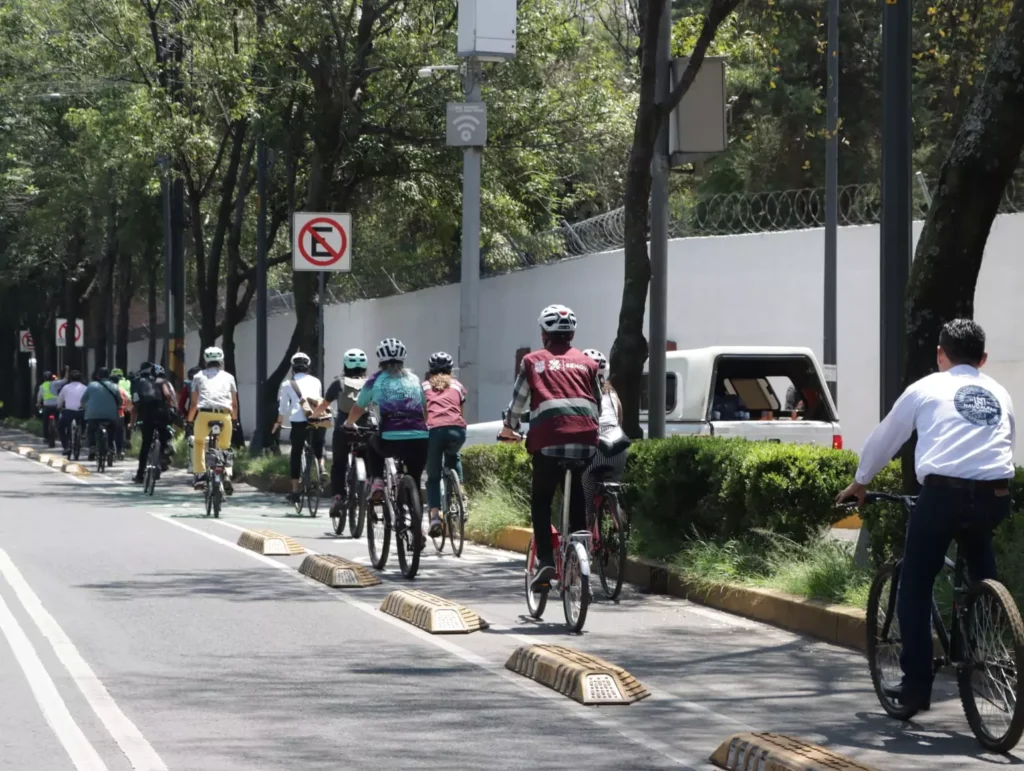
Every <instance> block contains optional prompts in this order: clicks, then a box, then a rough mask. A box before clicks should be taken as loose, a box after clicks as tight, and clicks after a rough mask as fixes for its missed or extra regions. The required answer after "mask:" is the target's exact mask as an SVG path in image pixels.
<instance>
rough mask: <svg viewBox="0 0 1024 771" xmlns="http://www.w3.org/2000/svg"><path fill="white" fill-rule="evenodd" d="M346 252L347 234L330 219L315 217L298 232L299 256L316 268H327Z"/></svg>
mask: <svg viewBox="0 0 1024 771" xmlns="http://www.w3.org/2000/svg"><path fill="white" fill-rule="evenodd" d="M347 251H348V234H347V233H345V228H343V227H342V225H341V223H340V222H337V221H335V220H333V219H331V218H330V217H317V218H316V219H312V220H310V221H309V222H307V223H306V224H305V225H303V226H302V230H300V231H299V254H300V255H302V259H304V260H305V261H306V262H308V263H309V264H310V265H313V266H315V267H317V268H329V267H330V266H331V265H334V264H335V263H337V262H339V261H340V260H341V258H342V257H344V256H345V252H347Z"/></svg>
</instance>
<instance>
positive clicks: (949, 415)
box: [856, 364, 1016, 485]
mask: <svg viewBox="0 0 1024 771" xmlns="http://www.w3.org/2000/svg"><path fill="white" fill-rule="evenodd" d="M915 430H916V431H917V451H916V453H915V458H914V467H915V470H916V472H917V479H918V481H919V482H922V483H923V482H924V479H925V477H927V476H928V475H930V474H935V475H939V476H947V477H956V478H958V479H976V480H993V479H1012V478H1013V471H1014V469H1013V451H1014V445H1015V442H1016V421H1015V419H1014V415H1013V401H1012V400H1011V399H1010V394H1009V393H1007V391H1006V389H1005V388H1003V387H1002V386H1001V385H999V383H997V382H996V381H995V380H993V379H992V378H990V377H989V376H988V375H984V374H982V373H981V372H979V371H978V370H977V369H976V368H975V367H971V366H969V365H966V364H960V365H957V366H955V367H953V368H952V369H950V370H948V371H946V372H936V373H935V374H934V375H929V376H928V377H926V378H922V379H921V380H918V381H917V382H916V383H914V384H913V385H912V386H910V387H909V388H908V389H907V390H906V391H904V392H903V395H902V396H900V398H899V399H898V400H897V401H896V404H894V405H893V408H892V411H891V412H890V413H889V414H888V415H887V416H886V418H885V420H883V421H882V422H881V423H879V424H878V426H877V427H876V428H875V430H874V431H872V432H871V435H870V436H869V437H868V438H867V441H866V442H864V449H863V450H862V451H861V454H860V467H859V468H858V469H857V476H856V480H857V482H859V483H860V484H862V485H866V484H868V483H869V482H870V481H871V480H872V479H873V478H874V477H875V475H876V474H878V472H879V471H881V470H882V469H883V468H885V466H886V464H887V463H889V461H890V460H892V458H893V456H894V455H895V454H896V453H897V452H898V451H899V449H900V447H902V446H903V444H904V443H905V442H906V441H907V440H908V439H910V437H911V435H912V434H913V433H914V431H915Z"/></svg>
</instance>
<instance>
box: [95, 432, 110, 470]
mask: <svg viewBox="0 0 1024 771" xmlns="http://www.w3.org/2000/svg"><path fill="white" fill-rule="evenodd" d="M96 468H97V469H98V470H99V473H101V474H102V473H103V472H104V471H105V470H106V468H107V435H106V432H104V431H103V430H99V431H97V432H96Z"/></svg>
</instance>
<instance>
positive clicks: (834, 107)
mask: <svg viewBox="0 0 1024 771" xmlns="http://www.w3.org/2000/svg"><path fill="white" fill-rule="evenodd" d="M826 102H827V104H826V119H825V128H826V131H827V132H828V137H827V139H826V144H825V330H824V331H825V346H824V348H825V349H824V354H825V361H824V364H825V379H826V380H827V381H828V387H829V390H830V391H831V392H832V400H833V401H838V399H839V376H838V364H839V362H838V352H837V349H838V341H837V339H836V338H837V337H838V331H837V326H838V324H837V321H836V317H837V309H836V304H837V298H836V293H837V292H836V281H837V266H836V262H837V260H836V252H837V250H838V235H839V0H828V86H827V91H826Z"/></svg>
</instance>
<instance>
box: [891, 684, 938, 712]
mask: <svg viewBox="0 0 1024 771" xmlns="http://www.w3.org/2000/svg"><path fill="white" fill-rule="evenodd" d="M882 692H883V693H884V694H885V695H886V696H887V697H888V698H890V699H892V700H893V701H894V702H896V703H897V704H899V705H901V706H903V707H906V708H907V709H909V710H913V711H914V712H927V711H928V710H930V709H931V708H932V698H931V695H930V694H929V695H928V696H923V695H921V694H918V693H913V694H912V693H907V694H904V687H903V686H902V685H894V686H886V687H884V688H882Z"/></svg>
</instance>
